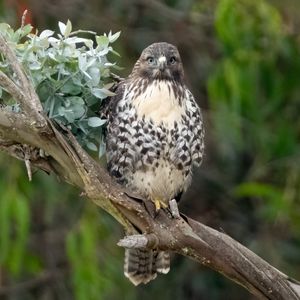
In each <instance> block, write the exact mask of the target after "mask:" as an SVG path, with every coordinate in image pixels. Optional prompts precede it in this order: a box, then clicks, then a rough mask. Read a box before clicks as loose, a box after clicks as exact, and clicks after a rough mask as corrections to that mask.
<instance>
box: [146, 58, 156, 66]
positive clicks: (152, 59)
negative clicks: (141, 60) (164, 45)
mask: <svg viewBox="0 0 300 300" xmlns="http://www.w3.org/2000/svg"><path fill="white" fill-rule="evenodd" d="M147 62H148V64H149V65H152V64H153V63H154V58H153V57H152V56H149V57H148V58H147Z"/></svg>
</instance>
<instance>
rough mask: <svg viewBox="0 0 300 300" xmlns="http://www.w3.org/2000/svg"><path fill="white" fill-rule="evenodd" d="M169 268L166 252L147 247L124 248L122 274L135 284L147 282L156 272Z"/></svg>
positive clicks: (164, 271) (167, 270) (162, 271)
mask: <svg viewBox="0 0 300 300" xmlns="http://www.w3.org/2000/svg"><path fill="white" fill-rule="evenodd" d="M169 270H170V255H169V253H168V252H164V251H159V252H158V251H157V250H147V249H125V262H124V274H125V276H126V277H127V278H128V279H129V280H130V281H131V282H132V283H133V284H134V285H135V286H137V285H139V284H141V283H144V284H146V283H148V282H149V281H151V280H153V279H155V278H156V276H157V273H163V274H167V273H168V272H169Z"/></svg>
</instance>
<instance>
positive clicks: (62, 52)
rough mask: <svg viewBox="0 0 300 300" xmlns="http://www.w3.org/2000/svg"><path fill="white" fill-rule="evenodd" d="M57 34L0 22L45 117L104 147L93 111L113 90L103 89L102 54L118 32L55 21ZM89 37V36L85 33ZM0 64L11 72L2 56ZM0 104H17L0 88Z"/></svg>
mask: <svg viewBox="0 0 300 300" xmlns="http://www.w3.org/2000/svg"><path fill="white" fill-rule="evenodd" d="M58 26H59V33H57V34H56V33H55V32H54V31H52V30H44V31H42V32H41V33H32V30H33V28H32V26H30V25H26V26H23V27H21V28H19V29H18V30H16V31H14V30H13V29H12V28H11V27H10V26H9V25H8V24H4V23H2V24H0V32H1V34H3V35H4V37H5V38H6V40H7V41H8V42H9V44H10V46H11V47H12V48H13V50H14V51H15V52H16V54H17V57H18V59H19V60H20V62H21V63H22V64H23V66H24V68H25V70H26V72H27V75H28V76H29V78H30V79H31V80H32V83H33V85H34V87H35V89H36V91H37V93H38V95H39V97H40V100H41V102H42V104H43V107H44V110H45V112H46V113H47V114H48V116H49V117H50V118H53V119H55V120H56V121H59V122H61V123H62V124H63V125H65V126H67V127H68V128H69V129H71V130H72V132H73V134H74V135H75V136H76V138H77V140H78V141H79V142H80V143H81V144H82V145H83V146H86V147H87V148H89V149H90V150H94V151H99V156H101V155H102V153H103V151H104V147H103V142H102V129H101V127H102V126H103V125H104V124H105V120H101V119H100V118H99V117H98V116H97V114H96V112H98V111H99V107H100V105H101V101H102V100H103V99H104V98H106V97H107V96H111V95H113V93H112V92H111V91H110V90H109V88H110V87H111V86H112V82H111V79H110V72H111V68H114V67H116V66H115V63H113V62H110V61H109V60H108V58H107V55H108V54H109V53H110V52H112V53H114V54H117V53H116V52H115V51H114V50H113V48H112V47H111V43H113V42H114V41H115V40H116V39H117V38H118V37H119V35H120V32H117V33H115V34H112V33H111V32H110V33H109V34H104V35H102V36H97V35H96V34H95V33H93V32H90V31H83V30H77V31H72V24H71V22H70V21H67V23H66V24H64V23H62V22H59V23H58ZM86 36H91V37H92V38H93V39H89V38H86ZM0 69H1V70H2V71H3V72H5V73H6V74H8V75H9V76H10V77H12V78H13V77H14V74H13V73H12V71H11V69H10V67H9V65H8V63H7V61H6V60H5V57H3V56H0ZM0 103H2V104H5V105H7V106H10V107H11V108H12V109H14V110H16V109H18V103H17V102H16V101H14V99H11V97H10V95H8V94H7V93H6V92H5V91H3V90H1V89H0Z"/></svg>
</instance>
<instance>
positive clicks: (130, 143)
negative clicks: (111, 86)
mask: <svg viewBox="0 0 300 300" xmlns="http://www.w3.org/2000/svg"><path fill="white" fill-rule="evenodd" d="M107 111H108V116H107V118H108V125H107V137H106V148H107V151H106V153H107V162H108V171H109V173H110V174H111V176H113V177H114V178H115V179H116V180H117V181H118V182H119V183H121V184H123V185H124V186H126V187H127V188H128V189H129V190H131V191H133V192H134V193H135V194H138V195H140V196H141V197H142V198H143V199H147V200H151V201H153V202H154V204H155V208H156V210H157V211H158V210H159V209H161V208H166V207H167V206H168V205H169V201H170V200H172V199H176V200H179V198H180V196H181V194H182V193H183V192H184V191H185V190H186V189H187V188H188V186H189V184H190V182H191V177H192V169H193V166H199V165H200V164H201V161H202V157H203V152H204V142H203V139H204V129H203V122H202V116H201V111H200V108H199V107H198V105H197V103H196V101H195V99H194V97H193V95H192V93H191V92H190V91H189V89H188V88H187V86H186V85H185V83H184V72H183V67H182V62H181V58H180V55H179V52H178V50H177V48H176V47H175V46H173V45H171V44H168V43H164V42H163V43H154V44H152V45H150V46H148V47H147V48H146V49H144V50H143V52H142V54H141V56H140V58H139V59H138V61H137V62H136V64H135V65H134V68H133V70H132V72H131V74H130V75H129V76H128V78H126V79H124V80H123V81H121V82H120V83H119V84H118V87H117V90H116V96H114V97H113V98H112V99H111V100H110V102H109V108H108V109H107ZM169 269H170V257H169V253H168V252H163V251H158V250H148V249H147V250H143V249H126V250H125V264H124V273H125V276H126V277H128V278H129V280H130V281H131V282H132V283H133V284H135V285H138V284H140V283H144V284H146V283H148V282H149V281H150V280H152V279H154V278H155V277H156V276H157V273H164V274H165V273H168V271H169Z"/></svg>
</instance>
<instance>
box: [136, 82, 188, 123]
mask: <svg viewBox="0 0 300 300" xmlns="http://www.w3.org/2000/svg"><path fill="white" fill-rule="evenodd" d="M132 105H133V107H134V108H135V111H136V114H137V117H138V118H145V120H150V119H151V120H152V121H153V123H154V124H156V125H159V124H161V123H164V124H165V125H166V126H171V125H174V122H175V121H178V120H180V119H181V117H182V115H183V114H184V107H183V105H181V104H180V101H179V99H178V98H177V97H176V96H175V94H174V88H173V87H172V86H171V83H170V82H169V81H166V80H165V81H154V82H153V83H151V84H149V85H147V86H146V88H145V89H144V90H143V92H141V93H140V94H138V95H136V96H135V95H133V97H132Z"/></svg>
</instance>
